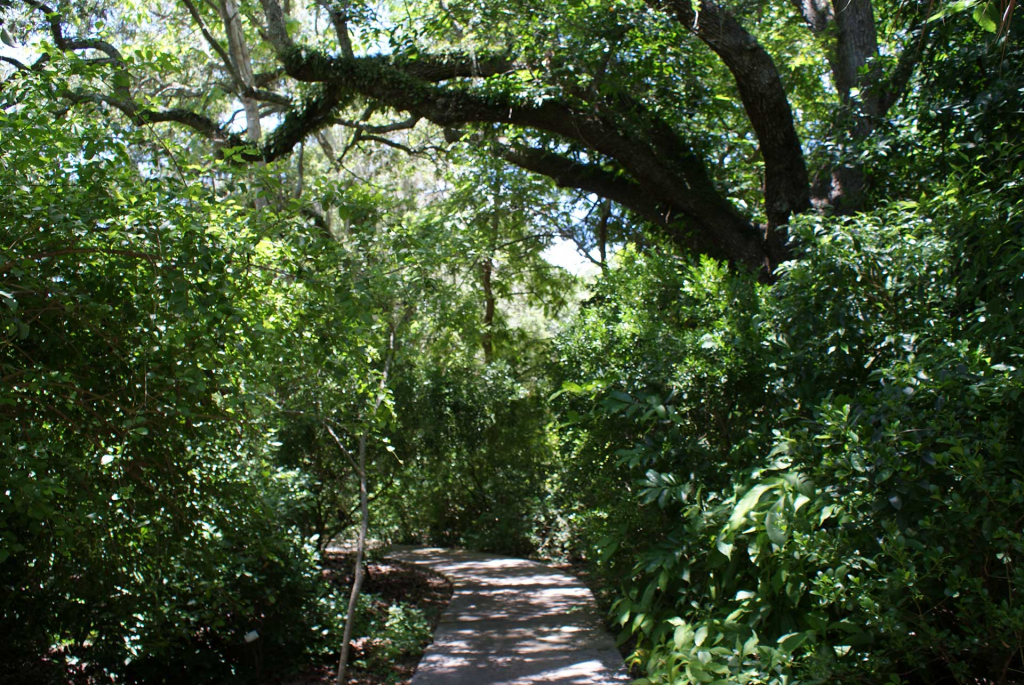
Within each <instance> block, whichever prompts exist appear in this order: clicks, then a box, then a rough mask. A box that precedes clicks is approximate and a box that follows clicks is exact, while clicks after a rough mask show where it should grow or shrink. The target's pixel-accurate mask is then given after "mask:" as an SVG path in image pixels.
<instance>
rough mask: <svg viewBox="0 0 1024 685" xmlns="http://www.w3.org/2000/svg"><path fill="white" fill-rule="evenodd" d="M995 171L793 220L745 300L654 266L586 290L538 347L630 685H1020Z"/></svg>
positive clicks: (1006, 214)
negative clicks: (548, 362) (561, 328)
mask: <svg viewBox="0 0 1024 685" xmlns="http://www.w3.org/2000/svg"><path fill="white" fill-rule="evenodd" d="M1011 160H1013V161H1011ZM989 161H991V160H989ZM1003 161H1004V163H1010V164H1015V165H1017V169H1018V174H1017V180H1015V181H1013V182H1011V183H1009V184H1006V185H1004V186H1002V187H1000V188H998V189H993V188H991V187H986V186H985V184H984V183H983V182H979V179H978V178H976V177H972V176H971V175H970V172H965V173H964V174H961V175H957V176H955V177H954V178H953V179H952V180H951V181H950V182H949V184H948V186H946V187H945V188H944V189H943V190H944V192H942V193H937V194H936V195H935V196H933V197H930V198H923V199H922V201H921V202H920V203H900V204H898V205H895V206H892V207H890V208H887V209H885V210H881V211H878V212H875V213H872V214H863V215H860V216H858V217H857V218H856V219H825V218H815V219H805V220H801V221H799V222H798V223H797V224H796V225H795V226H794V233H795V241H796V248H797V250H798V254H799V258H798V259H797V260H795V261H793V262H791V263H790V264H788V265H787V267H786V269H785V271H784V273H783V274H782V275H781V277H780V279H779V281H778V283H777V284H775V285H773V286H771V287H765V286H760V285H757V284H755V283H753V282H752V281H751V280H750V279H749V278H747V277H745V276H743V275H737V274H734V273H730V272H729V271H728V270H727V269H726V268H724V267H722V266H720V265H718V264H716V263H714V262H712V261H710V260H703V261H700V262H690V261H686V260H679V259H676V258H671V257H665V256H661V255H659V254H657V253H656V252H655V251H647V252H644V253H643V254H637V253H636V252H633V251H630V252H627V253H625V254H623V255H620V265H619V268H618V269H616V270H614V271H613V272H612V273H611V274H610V275H609V276H608V277H607V278H605V279H603V280H601V281H600V282H599V283H598V284H597V286H596V291H595V293H594V296H593V297H592V298H591V300H590V301H589V303H588V304H587V306H586V307H585V309H584V310H583V311H582V312H581V313H580V315H579V316H578V317H577V318H576V319H575V320H574V322H573V323H572V325H571V326H569V327H568V329H567V330H566V331H565V332H564V333H563V335H562V336H561V338H560V339H559V341H558V345H557V350H558V354H559V356H560V359H559V363H560V368H561V369H562V372H563V374H564V385H563V388H564V389H565V390H566V392H564V393H563V394H562V395H561V397H560V399H559V402H560V403H561V413H562V416H563V417H565V426H564V427H563V429H562V441H563V449H564V452H565V453H566V454H567V455H570V458H569V459H568V460H567V461H566V466H565V468H564V470H563V473H562V476H561V488H562V490H561V492H562V496H563V497H564V498H565V500H566V501H567V502H570V503H575V506H576V507H577V510H576V514H575V518H573V519H572V520H571V521H570V523H569V525H570V527H571V528H572V532H573V533H574V537H575V539H576V540H577V541H578V544H579V546H580V548H582V549H581V550H579V551H582V552H583V553H587V552H589V553H591V554H593V555H602V558H603V559H604V560H605V561H606V562H607V563H606V565H605V569H606V571H607V572H608V574H609V576H610V577H611V578H613V579H621V578H626V579H627V581H626V582H625V585H624V587H623V592H622V594H621V595H620V596H619V598H618V599H617V601H616V602H615V604H614V605H613V607H612V614H613V618H614V620H615V621H616V622H617V623H618V624H619V625H620V626H621V627H622V639H623V640H625V639H627V638H629V637H635V638H636V640H637V648H636V651H635V657H634V658H635V660H636V661H637V662H638V663H639V664H640V665H641V666H642V669H643V671H644V672H645V674H646V677H645V678H643V679H642V680H641V681H640V682H647V683H677V682H721V683H726V682H740V683H745V682H756V683H762V682H778V683H793V682H823V681H830V682H834V681H841V682H884V681H890V682H893V683H899V682H904V681H907V682H910V681H913V682H952V681H956V682H965V681H968V680H973V679H975V678H977V679H980V680H984V681H995V682H1010V681H1014V680H1018V679H1019V678H1020V677H1021V673H1022V669H1024V660H1022V654H1024V652H1022V650H1024V598H1022V597H1021V589H1022V587H1024V567H1022V566H1021V560H1022V559H1024V526H1022V522H1024V461H1022V458H1021V455H1022V454H1024V395H1022V393H1024V372H1022V370H1021V369H1022V366H1024V363H1022V362H1024V359H1022V356H1024V345H1022V344H1021V339H1020V331H1021V329H1022V323H1024V310H1022V303H1024V202H1021V199H1020V198H1021V197H1022V194H1021V185H1020V180H1019V179H1020V174H1019V171H1020V166H1019V164H1020V163H1019V158H1013V157H1012V156H1011V157H1010V158H1003ZM982 181H983V179H982ZM595 474H599V477H597V478H595Z"/></svg>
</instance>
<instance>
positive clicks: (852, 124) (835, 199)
mask: <svg viewBox="0 0 1024 685" xmlns="http://www.w3.org/2000/svg"><path fill="white" fill-rule="evenodd" d="M833 16H834V17H835V23H836V29H837V31H836V42H835V51H834V55H833V59H832V75H833V80H834V82H835V85H836V90H837V91H838V92H839V100H840V102H841V103H842V114H841V117H842V119H843V120H842V121H841V122H840V127H841V128H843V129H845V137H846V138H847V141H848V149H847V151H846V154H845V155H844V157H845V159H840V160H839V164H838V165H837V166H836V168H835V169H833V171H832V188H831V192H830V201H831V203H832V205H833V206H834V207H835V210H836V212H838V213H840V214H850V213H853V212H856V211H859V210H860V208H861V207H862V205H863V203H864V193H865V190H866V186H867V181H866V176H865V170H864V166H863V165H862V164H860V163H859V162H858V161H856V159H854V157H855V156H856V154H857V148H858V147H859V144H860V143H861V142H863V141H864V139H866V138H867V137H868V136H869V135H871V133H872V131H874V129H875V126H876V125H877V121H878V118H879V117H880V116H881V114H882V110H883V103H882V99H883V89H882V88H881V83H880V80H881V76H882V74H881V68H880V66H879V64H878V63H877V61H876V58H877V57H878V34H877V32H876V29H875V13H874V8H873V7H872V5H871V0H833Z"/></svg>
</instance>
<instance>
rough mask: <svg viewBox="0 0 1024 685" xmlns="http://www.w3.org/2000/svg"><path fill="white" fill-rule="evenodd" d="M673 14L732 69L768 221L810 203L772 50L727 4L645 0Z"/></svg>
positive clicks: (777, 220)
mask: <svg viewBox="0 0 1024 685" xmlns="http://www.w3.org/2000/svg"><path fill="white" fill-rule="evenodd" d="M646 1H647V4H649V5H651V6H652V7H654V8H656V9H659V10H662V11H665V12H667V13H669V14H670V15H672V16H674V17H675V18H676V19H677V20H678V21H679V22H680V23H681V24H682V25H683V26H685V27H686V28H687V29H688V30H689V31H691V32H693V33H694V34H695V35H696V36H697V37H698V38H700V40H701V41H703V42H704V43H705V44H706V45H707V46H708V47H709V48H711V50H712V51H714V53H715V54H717V55H718V56H719V57H720V58H721V60H722V62H723V63H724V64H725V66H726V67H727V68H728V69H729V72H730V73H731V74H732V76H733V79H734V80H735V82H736V86H737V88H738V89H739V93H740V100H741V101H742V102H743V107H744V109H745V110H746V113H747V117H748V118H749V119H750V123H751V125H752V126H753V127H754V132H755V134H756V135H757V140H758V143H759V144H760V147H761V154H762V156H763V157H764V166H765V213H766V214H767V215H768V223H769V227H770V228H771V227H776V226H781V225H784V224H785V223H786V222H787V221H788V220H789V216H790V215H791V214H793V213H797V212H802V211H805V210H806V209H809V208H810V181H809V179H808V175H807V166H806V164H805V162H804V155H803V149H802V147H801V145H800V137H799V136H798V135H797V133H796V126H795V124H794V121H793V112H792V110H791V108H790V106H789V99H788V98H787V96H786V90H785V88H784V87H783V85H782V78H781V77H780V76H779V72H778V69H776V68H775V63H774V61H773V60H772V58H771V55H769V54H768V52H767V51H766V50H765V49H764V47H763V46H761V44H760V43H758V41H757V39H756V38H754V36H753V35H751V34H750V32H748V31H747V30H746V29H745V28H744V27H743V26H742V25H741V24H740V23H739V21H737V20H736V18H735V17H734V16H733V15H732V14H730V13H729V11H728V10H726V9H725V8H724V7H722V6H720V5H718V4H716V3H715V2H711V1H710V0H694V1H691V0H646Z"/></svg>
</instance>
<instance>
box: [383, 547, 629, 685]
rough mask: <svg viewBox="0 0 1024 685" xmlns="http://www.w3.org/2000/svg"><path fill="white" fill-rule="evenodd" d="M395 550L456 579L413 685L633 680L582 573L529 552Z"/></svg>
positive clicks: (584, 684)
mask: <svg viewBox="0 0 1024 685" xmlns="http://www.w3.org/2000/svg"><path fill="white" fill-rule="evenodd" d="M388 556H389V557H392V558H394V559H397V560H399V561H406V562H410V563H414V564H423V565H426V566H429V567H430V568H432V569H434V570H435V571H438V572H439V573H442V574H444V575H445V576H447V577H448V578H449V579H450V580H451V581H452V584H453V585H454V586H455V594H454V595H453V596H452V601H451V604H449V605H448V609H447V611H445V613H444V615H443V616H442V617H441V623H440V624H439V625H438V627H437V632H436V633H435V634H434V644H432V645H431V646H430V647H428V648H427V651H426V653H425V654H424V655H423V659H422V660H421V661H420V665H419V667H418V668H417V669H416V675H414V676H413V679H412V685H513V684H514V685H528V684H530V683H553V684H555V685H613V684H618V683H629V682H631V679H630V678H629V676H628V675H627V674H626V669H625V667H624V666H623V663H622V657H621V656H619V653H618V651H617V650H616V649H615V643H614V642H613V641H612V639H611V636H610V635H608V633H607V632H606V631H605V630H604V626H603V624H602V622H601V618H600V616H599V615H598V612H597V608H596V606H595V604H594V597H593V595H591V594H590V591H589V590H588V589H587V588H586V587H584V586H583V585H582V584H581V583H580V582H579V581H578V580H577V579H575V578H573V577H572V576H569V575H566V574H564V573H559V572H558V571H555V570H553V569H551V568H549V567H548V566H545V565H544V564H539V563H537V562H533V561H527V560H525V559H512V558H509V557H498V556H493V555H486V554H478V553H475V552H465V551H462V550H447V549H437V548H423V547H393V548H392V549H391V552H389V553H388Z"/></svg>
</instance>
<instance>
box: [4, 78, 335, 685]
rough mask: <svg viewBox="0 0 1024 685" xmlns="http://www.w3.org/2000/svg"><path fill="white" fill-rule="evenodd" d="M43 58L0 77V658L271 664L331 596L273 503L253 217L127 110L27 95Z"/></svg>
mask: <svg viewBox="0 0 1024 685" xmlns="http://www.w3.org/2000/svg"><path fill="white" fill-rule="evenodd" d="M74 68H80V65H79V67H75V65H71V69H72V71H73V69H74ZM66 73H67V72H66V71H65V70H64V69H63V68H62V67H61V66H60V65H58V68H56V69H54V70H43V71H40V72H36V73H33V74H30V75H23V76H18V77H15V78H12V79H9V80H8V81H7V82H5V88H4V90H3V92H2V93H0V97H2V98H3V101H2V104H3V108H2V109H0V147H2V148H3V150H4V155H3V159H2V162H0V188H3V193H2V194H0V217H2V221H3V223H2V226H0V376H2V378H3V385H2V392H0V450H2V452H3V455H4V458H3V460H2V461H0V588H2V590H0V625H2V636H0V660H2V661H3V663H4V666H3V670H4V671H5V672H6V673H9V674H12V675H11V677H12V678H15V679H17V678H18V677H22V678H24V680H25V682H45V681H46V680H47V678H50V677H54V678H60V677H62V676H61V673H62V672H63V670H64V668H65V665H66V664H68V663H70V664H73V665H76V668H77V669H79V670H81V671H83V672H87V673H92V674H93V675H102V674H107V676H108V677H109V676H112V677H117V678H119V679H121V680H127V681H144V682H181V681H182V679H183V678H185V677H186V675H187V677H188V680H189V682H217V683H222V682H231V681H233V680H235V679H242V678H251V677H252V676H254V675H257V674H261V673H262V674H266V673H268V672H270V671H273V670H275V669H281V668H287V667H289V666H290V665H291V664H294V663H295V662H296V660H301V658H302V657H303V656H304V655H308V654H310V653H316V652H318V651H321V650H325V649H327V644H326V641H327V639H328V634H329V633H330V632H331V631H332V630H333V628H334V627H335V625H336V623H337V620H338V617H337V610H336V608H335V604H334V602H333V598H332V597H331V594H330V592H331V591H330V590H329V589H328V588H327V587H326V585H325V584H324V583H323V581H322V580H321V578H320V576H319V571H318V567H317V565H316V563H315V558H314V554H313V552H314V550H313V548H312V547H311V546H310V544H309V541H308V539H305V538H303V537H302V536H301V535H299V533H298V531H297V529H296V528H294V527H288V526H285V525H281V524H280V523H279V522H278V520H277V519H278V516H279V511H280V510H282V509H284V508H286V503H287V502H288V501H289V499H290V498H292V490H293V481H294V479H295V478H296V474H294V473H293V472H291V471H287V470H283V469H280V468H276V467H273V466H272V461H271V458H272V456H273V449H274V446H273V445H272V444H271V429H272V427H273V422H272V421H271V417H272V414H271V412H270V408H271V404H272V403H271V401H270V399H269V394H270V393H271V388H269V387H268V386H267V385H266V379H267V377H268V370H267V368H265V363H266V362H265V361H264V359H265V357H264V356H261V355H262V353H261V349H262V348H260V345H264V346H266V345H268V341H269V340H271V339H272V338H273V337H274V336H273V335H271V333H270V331H269V330H268V329H267V328H266V327H265V326H264V324H265V323H267V322H268V321H269V319H271V318H273V314H274V311H275V307H276V310H278V312H277V313H278V316H280V315H281V312H280V311H279V310H280V308H281V306H282V305H281V304H280V303H279V302H278V301H277V300H276V299H275V298H273V297H270V296H269V294H268V293H269V292H270V291H271V289H272V288H279V282H278V281H276V279H275V278H274V277H273V274H272V273H271V272H270V271H268V270H267V268H266V267H267V266H268V263H267V261H266V260H265V259H263V258H262V257H261V254H260V248H259V247H258V246H259V244H260V241H261V239H262V238H261V236H262V235H263V234H264V233H265V232H267V231H268V230H269V229H268V226H267V225H266V224H262V223H259V222H257V221H255V220H254V218H253V217H252V215H251V213H249V212H247V211H246V210H245V209H244V208H243V207H241V206H240V205H239V204H237V203H235V202H232V201H231V200H230V199H227V198H224V197H217V196H216V194H215V193H214V192H213V191H212V190H211V189H210V186H209V184H205V183H202V182H201V179H199V178H197V177H196V175H195V171H194V170H192V169H177V170H170V169H162V168H158V166H154V165H160V164H167V161H166V158H165V157H164V156H163V150H162V149H159V146H158V149H157V150H154V145H156V142H155V141H153V140H151V139H149V138H148V137H147V136H148V135H150V134H151V132H146V131H142V132H139V131H135V132H132V131H129V130H124V129H118V128H116V127H114V128H113V129H112V128H111V127H110V126H109V125H107V124H105V123H104V122H101V121H97V120H95V119H94V118H93V119H90V118H88V117H82V116H77V115H76V113H75V112H70V113H68V112H62V111H59V110H58V109H57V108H56V106H50V105H45V104H41V103H46V102H57V101H58V100H57V99H56V98H53V97H50V96H52V93H53V91H56V90H58V89H60V88H64V87H67V82H66V81H65V80H64V78H65V77H64V76H61V75H60V74H65V75H66ZM161 160H164V161H161ZM140 169H141V170H142V171H139V170H140ZM147 169H149V170H151V171H152V174H153V175H152V176H151V177H150V176H147V175H146V170H147ZM275 265H276V264H275ZM296 287H297V286H296ZM258 341H259V344H257V342H258ZM271 347H272V346H271ZM338 606H343V604H338ZM247 635H249V639H248V640H247V639H246V636H247ZM257 635H258V637H257V639H252V638H253V637H254V636H257ZM50 667H52V669H51V668H50ZM19 674H21V675H20V676H19Z"/></svg>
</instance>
